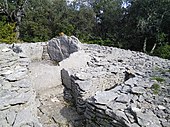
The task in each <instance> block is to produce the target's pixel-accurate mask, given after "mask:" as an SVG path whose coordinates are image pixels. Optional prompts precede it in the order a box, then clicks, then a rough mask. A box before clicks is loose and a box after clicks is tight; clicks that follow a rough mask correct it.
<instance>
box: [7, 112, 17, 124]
mask: <svg viewBox="0 0 170 127" xmlns="http://www.w3.org/2000/svg"><path fill="white" fill-rule="evenodd" d="M15 118H16V112H15V111H10V112H9V113H8V114H7V121H8V123H9V124H10V125H13V124H14V121H15Z"/></svg>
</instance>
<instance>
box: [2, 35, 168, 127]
mask: <svg viewBox="0 0 170 127" xmlns="http://www.w3.org/2000/svg"><path fill="white" fill-rule="evenodd" d="M54 61H56V62H58V64H57V65H55V64H54V63H53V62H54ZM169 82H170V61H169V60H165V59H161V58H158V57H152V56H149V55H146V54H144V53H141V52H134V51H130V50H123V49H118V48H113V47H105V46H99V45H91V44H81V43H80V42H79V40H78V39H77V38H75V37H68V36H61V37H57V38H53V39H52V40H50V41H48V42H38V43H22V44H14V45H7V44H0V126H1V125H2V126H4V127H22V126H28V127H34V126H35V127H41V126H47V125H48V124H44V123H43V124H42V123H41V122H45V120H47V121H48V120H50V119H51V116H53V119H54V120H55V122H56V121H58V119H59V118H60V121H64V122H67V119H66V118H63V115H62V114H61V112H65V114H67V113H68V115H67V116H69V119H71V118H75V116H73V117H72V114H74V113H73V112H72V114H69V112H67V111H63V109H64V108H63V107H62V106H64V105H63V104H64V103H65V102H63V101H64V100H63V101H61V103H60V100H58V98H57V97H56V95H58V94H60V96H61V95H62V93H63V92H64V99H65V100H67V101H69V102H72V103H73V104H74V106H75V107H76V111H75V110H74V111H75V112H77V113H79V115H81V119H77V118H79V117H77V116H76V120H75V119H74V120H72V124H70V123H63V126H66V125H68V126H69V127H70V126H76V125H77V126H78V127H79V126H80V125H81V126H82V124H78V122H80V123H83V124H84V126H86V127H100V126H102V127H169V126H170V117H169V114H170V99H169V95H170V84H169ZM61 84H62V85H61ZM62 86H63V87H64V88H63V89H61V88H62ZM54 87H55V91H58V92H59V93H56V95H55V94H54V91H53V96H51V93H50V92H47V93H48V94H50V95H46V94H45V95H43V96H42V97H41V99H40V100H39V101H40V102H39V104H37V102H36V92H37V91H38V92H39V93H40V94H39V96H41V90H42V89H43V90H44V91H47V90H48V89H50V88H52V89H51V90H53V88H54ZM57 88H60V90H57ZM62 90H64V91H62ZM44 96H45V97H44ZM43 99H44V100H43ZM50 100H52V101H50ZM48 102H50V105H51V104H55V103H53V102H56V103H57V105H52V107H53V108H54V109H50V110H47V108H48V106H46V105H45V104H47V103H48ZM60 104H61V105H62V106H59V105H60ZM47 105H48V104H47ZM37 107H39V109H40V110H41V111H43V113H44V114H42V115H40V116H39V117H38V116H37ZM55 107H56V108H57V113H56V112H55V111H56V110H55ZM62 108H63V109H62ZM60 109H62V111H60ZM48 111H51V112H50V113H54V114H55V115H51V114H50V113H49V112H48ZM53 111H54V112H53ZM44 115H47V117H44ZM48 115H49V116H48ZM41 116H42V118H41V120H42V121H41V122H40V121H39V118H40V117H41ZM46 118H47V119H46ZM58 122H59V121H58ZM74 123H75V124H74ZM53 125H56V126H57V125H59V123H53ZM60 125H61V124H60ZM61 126H62V125H61Z"/></svg>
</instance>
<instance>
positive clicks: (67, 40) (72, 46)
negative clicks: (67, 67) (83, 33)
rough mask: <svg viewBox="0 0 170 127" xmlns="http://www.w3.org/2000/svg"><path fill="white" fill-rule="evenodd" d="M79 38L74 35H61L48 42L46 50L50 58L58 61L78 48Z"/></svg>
mask: <svg viewBox="0 0 170 127" xmlns="http://www.w3.org/2000/svg"><path fill="white" fill-rule="evenodd" d="M79 43H80V42H79V40H78V39H76V38H75V37H67V36H61V37H58V38H54V39H52V40H50V41H49V42H48V46H47V51H48V54H49V56H50V58H51V60H54V61H57V62H60V61H62V60H63V59H66V58H68V57H69V56H70V54H71V53H73V52H77V51H78V50H79V49H80V46H79V45H80V44H79Z"/></svg>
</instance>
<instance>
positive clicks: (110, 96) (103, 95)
mask: <svg viewBox="0 0 170 127" xmlns="http://www.w3.org/2000/svg"><path fill="white" fill-rule="evenodd" d="M117 97H118V94H117V93H114V92H112V91H111V90H110V91H103V92H97V93H96V95H95V96H94V99H95V103H99V104H108V103H109V102H110V101H112V100H114V99H115V98H117Z"/></svg>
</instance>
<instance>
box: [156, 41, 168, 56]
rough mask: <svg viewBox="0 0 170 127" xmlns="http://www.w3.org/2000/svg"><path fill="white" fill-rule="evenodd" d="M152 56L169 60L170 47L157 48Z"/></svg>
mask: <svg viewBox="0 0 170 127" xmlns="http://www.w3.org/2000/svg"><path fill="white" fill-rule="evenodd" d="M154 55H156V56H159V57H162V58H164V59H170V45H168V44H166V45H164V46H161V47H159V48H157V49H156V50H155V52H154Z"/></svg>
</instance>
